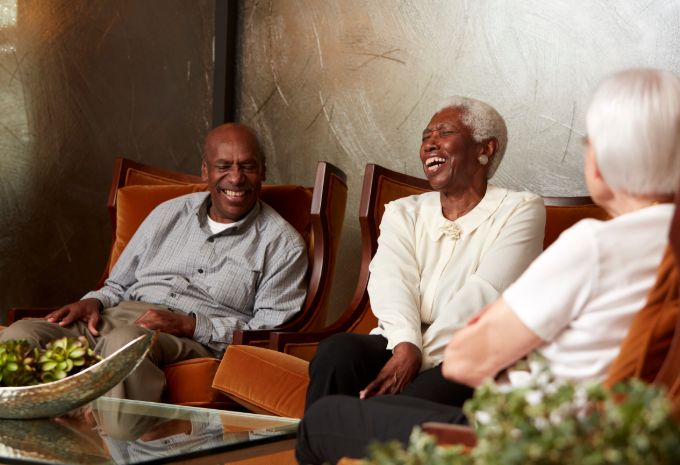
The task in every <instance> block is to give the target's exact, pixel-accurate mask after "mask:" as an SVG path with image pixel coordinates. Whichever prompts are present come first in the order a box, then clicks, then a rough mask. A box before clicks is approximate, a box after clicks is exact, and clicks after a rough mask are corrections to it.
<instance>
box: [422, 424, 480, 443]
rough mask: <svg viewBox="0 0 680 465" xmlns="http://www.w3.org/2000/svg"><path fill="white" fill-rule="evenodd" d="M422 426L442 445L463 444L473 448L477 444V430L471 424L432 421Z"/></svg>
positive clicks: (424, 430)
mask: <svg viewBox="0 0 680 465" xmlns="http://www.w3.org/2000/svg"><path fill="white" fill-rule="evenodd" d="M421 428H422V429H423V432H425V433H427V434H431V435H432V436H435V437H436V438H437V444H439V445H440V446H446V445H461V446H465V447H467V448H473V447H475V446H476V445H477V435H476V434H475V430H473V429H472V428H470V427H469V426H462V425H453V424H450V423H440V422H434V421H432V422H426V423H423V424H422V426H421Z"/></svg>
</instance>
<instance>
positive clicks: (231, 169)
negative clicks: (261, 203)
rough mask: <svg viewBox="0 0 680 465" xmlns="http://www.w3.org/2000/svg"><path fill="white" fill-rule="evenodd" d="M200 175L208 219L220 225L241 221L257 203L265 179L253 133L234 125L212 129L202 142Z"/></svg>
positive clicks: (261, 159)
mask: <svg viewBox="0 0 680 465" xmlns="http://www.w3.org/2000/svg"><path fill="white" fill-rule="evenodd" d="M201 175H202V177H203V180H204V181H205V182H207V183H208V189H209V190H210V200H211V206H210V211H209V215H210V218H212V219H213V220H214V221H217V222H220V223H233V222H235V221H238V220H240V219H241V218H243V217H244V216H245V215H246V214H247V213H248V212H249V211H250V210H251V209H252V208H253V206H254V205H255V202H257V199H258V197H259V195H260V189H261V188H262V181H264V179H265V167H264V162H263V157H262V156H261V152H260V146H259V144H258V142H257V138H256V137H255V134H253V132H252V131H251V130H250V129H249V128H247V127H246V126H242V125H238V124H227V125H223V126H219V127H218V128H216V129H214V130H213V131H212V132H211V133H210V134H209V135H208V138H207V139H206V144H205V155H204V158H203V163H202V165H201Z"/></svg>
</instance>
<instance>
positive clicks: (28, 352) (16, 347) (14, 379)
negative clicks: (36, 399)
mask: <svg viewBox="0 0 680 465" xmlns="http://www.w3.org/2000/svg"><path fill="white" fill-rule="evenodd" d="M37 355H38V351H37V349H33V348H31V345H30V344H29V342H28V341H26V340H18V341H6V342H3V343H0V385H4V386H31V385H33V384H38V383H39V382H40V380H39V379H38V377H37V374H36V370H35V367H34V362H35V360H36V357H37Z"/></svg>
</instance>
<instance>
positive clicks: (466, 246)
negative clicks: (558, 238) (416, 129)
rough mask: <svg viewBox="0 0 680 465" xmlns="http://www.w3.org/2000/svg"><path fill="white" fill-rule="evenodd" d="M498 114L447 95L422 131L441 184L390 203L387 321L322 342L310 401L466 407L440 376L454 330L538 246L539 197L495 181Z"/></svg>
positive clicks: (384, 249)
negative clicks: (407, 400)
mask: <svg viewBox="0 0 680 465" xmlns="http://www.w3.org/2000/svg"><path fill="white" fill-rule="evenodd" d="M507 140H508V137H507V129H506V126H505V122H504V121H503V118H502V117H501V115H500V114H499V113H498V112H497V111H496V110H495V109H494V108H492V107H491V106H490V105H488V104H486V103H484V102H481V101H479V100H475V99H471V98H464V97H451V98H449V99H447V100H446V101H444V102H443V103H442V104H441V106H440V108H439V110H438V111H437V112H436V113H435V114H434V116H433V117H432V119H431V120H430V122H429V124H428V125H427V127H426V128H425V130H424V131H423V134H422V144H421V147H420V161H421V163H422V166H423V171H424V173H425V176H426V177H427V179H428V181H429V183H430V185H431V187H432V189H433V190H434V192H430V193H426V194H422V195H415V196H411V197H407V198H403V199H399V200H397V201H394V202H391V203H389V204H388V205H386V207H385V214H384V216H383V218H382V222H381V225H380V237H379V239H378V250H377V253H376V255H375V257H374V258H373V260H372V262H371V265H370V272H371V276H370V280H369V283H368V292H369V296H370V300H371V308H372V310H373V313H374V314H375V315H376V317H377V319H378V327H377V328H375V329H374V330H373V331H371V334H370V335H359V334H337V335H334V336H332V337H330V338H328V339H326V340H325V341H323V342H322V343H321V345H320V347H319V350H318V351H317V355H316V357H315V358H314V360H313V361H312V363H311V365H310V384H309V388H308V390H307V404H306V405H307V407H309V406H310V405H312V404H313V403H314V402H316V401H317V400H318V399H319V398H321V397H324V396H327V395H331V394H347V395H352V396H359V397H361V398H369V397H372V396H375V395H380V394H405V395H409V396H414V397H419V398H423V399H429V400H433V401H438V402H446V403H455V404H459V405H462V403H463V402H464V401H465V400H466V399H468V398H469V397H470V396H471V395H472V390H471V389H470V388H469V387H467V386H464V385H459V384H456V383H452V382H450V381H448V380H446V379H444V377H443V376H442V373H441V366H440V364H441V361H442V357H443V355H444V349H445V347H446V343H447V342H448V341H449V339H450V337H451V334H452V333H453V332H454V331H456V330H457V329H460V328H461V327H463V326H464V325H465V323H466V322H467V321H468V320H469V319H470V318H471V317H472V316H473V315H474V314H475V313H476V312H478V311H479V309H481V308H482V307H484V306H485V305H487V304H489V303H491V302H493V301H494V300H496V299H497V298H498V297H499V295H500V293H501V292H502V291H503V290H504V289H505V288H506V287H507V286H508V285H509V284H510V283H512V282H513V281H514V280H515V279H516V278H517V277H518V276H519V275H520V274H521V273H522V272H523V271H524V270H525V269H526V267H527V266H528V265H529V263H531V261H532V260H533V259H534V258H535V257H536V256H537V255H538V254H540V253H541V251H542V244H543V233H544V228H545V209H544V206H543V201H542V199H541V198H540V197H539V196H537V195H535V194H531V193H528V192H513V191H510V190H507V189H503V188H500V187H497V186H494V185H491V184H489V183H488V179H489V178H490V177H491V176H493V174H494V172H495V171H496V168H497V167H498V165H499V164H500V162H501V159H502V157H503V154H504V153H505V147H506V145H507Z"/></svg>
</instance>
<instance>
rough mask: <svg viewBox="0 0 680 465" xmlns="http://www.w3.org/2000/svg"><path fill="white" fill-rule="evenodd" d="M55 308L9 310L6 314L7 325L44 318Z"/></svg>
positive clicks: (17, 308) (18, 308)
mask: <svg viewBox="0 0 680 465" xmlns="http://www.w3.org/2000/svg"><path fill="white" fill-rule="evenodd" d="M56 309H57V307H16V308H10V309H9V311H8V312H7V324H8V325H11V324H12V323H14V322H15V321H18V320H22V319H24V318H44V317H46V316H47V315H48V314H49V313H50V312H53V311H55V310H56Z"/></svg>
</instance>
